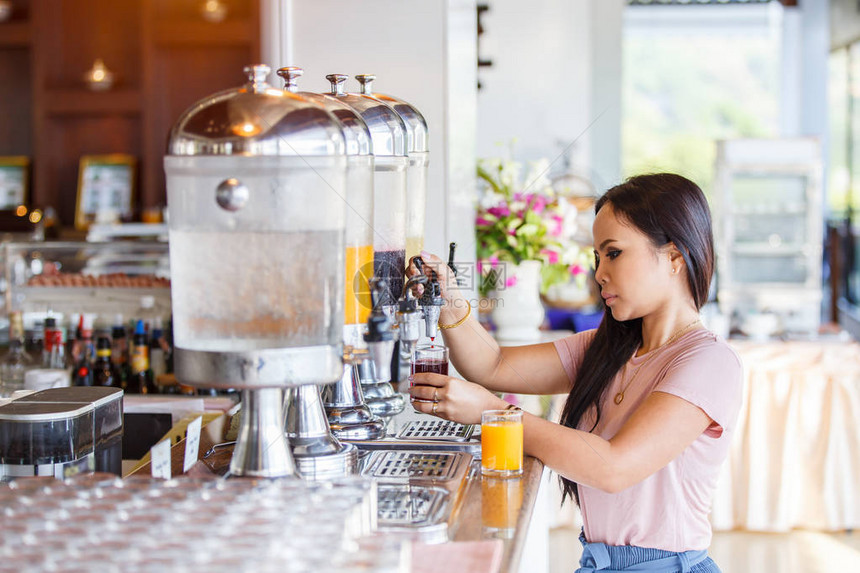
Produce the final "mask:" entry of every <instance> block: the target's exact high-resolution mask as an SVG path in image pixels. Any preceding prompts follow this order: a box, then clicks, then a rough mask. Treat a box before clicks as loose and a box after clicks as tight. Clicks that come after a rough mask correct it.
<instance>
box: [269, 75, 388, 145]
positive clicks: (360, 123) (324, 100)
mask: <svg viewBox="0 0 860 573" xmlns="http://www.w3.org/2000/svg"><path fill="white" fill-rule="evenodd" d="M278 75H279V76H281V78H283V80H284V89H285V90H287V91H289V92H291V93H295V94H298V95H300V96H301V97H303V98H305V99H308V100H311V101H313V102H315V103H318V104H320V105H321V106H323V107H324V108H325V109H326V111H328V112H329V113H331V114H332V115H333V116H335V117H336V118H337V119H338V121H340V123H341V125H342V126H343V136H344V139H345V140H346V154H347V155H372V154H373V143H372V140H371V135H370V129H368V127H367V124H366V123H365V122H364V120H363V119H361V116H360V115H358V113H357V112H356V111H355V110H353V109H352V108H351V107H349V106H348V105H346V103H344V102H343V101H340V100H338V99H334V98H330V97H326V96H325V95H323V94H318V93H313V92H300V91H299V86H298V79H299V78H300V77H302V75H304V70H303V69H302V68H299V67H296V66H287V67H284V68H280V69H279V70H278Z"/></svg>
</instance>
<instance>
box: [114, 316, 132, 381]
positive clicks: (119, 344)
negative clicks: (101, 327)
mask: <svg viewBox="0 0 860 573" xmlns="http://www.w3.org/2000/svg"><path fill="white" fill-rule="evenodd" d="M111 340H112V343H111V361H113V365H114V368H115V369H116V372H117V374H118V375H119V378H120V386H121V387H125V382H126V380H128V338H127V336H126V330H125V325H124V324H123V322H122V315H121V314H117V315H116V316H115V317H114V321H113V327H111Z"/></svg>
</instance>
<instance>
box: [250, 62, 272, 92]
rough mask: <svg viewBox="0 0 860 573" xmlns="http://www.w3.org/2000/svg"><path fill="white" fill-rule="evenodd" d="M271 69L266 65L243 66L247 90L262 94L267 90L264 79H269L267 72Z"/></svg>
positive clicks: (267, 86) (267, 85)
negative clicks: (246, 78)
mask: <svg viewBox="0 0 860 573" xmlns="http://www.w3.org/2000/svg"><path fill="white" fill-rule="evenodd" d="M271 71H272V68H270V67H269V66H267V65H266V64H256V65H254V66H245V74H246V75H247V76H248V82H249V85H248V90H249V91H252V92H254V93H262V92H264V91H266V90H267V89H268V88H269V84H268V83H267V82H266V78H267V77H269V72H271Z"/></svg>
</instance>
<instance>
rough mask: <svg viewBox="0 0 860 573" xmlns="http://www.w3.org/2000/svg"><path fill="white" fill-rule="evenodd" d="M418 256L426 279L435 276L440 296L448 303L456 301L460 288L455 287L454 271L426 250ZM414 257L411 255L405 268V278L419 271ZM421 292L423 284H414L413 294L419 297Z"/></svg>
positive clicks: (422, 291)
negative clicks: (440, 291) (422, 263)
mask: <svg viewBox="0 0 860 573" xmlns="http://www.w3.org/2000/svg"><path fill="white" fill-rule="evenodd" d="M420 257H421V260H422V261H423V262H424V265H423V266H422V271H423V273H424V274H425V275H426V276H427V278H428V279H434V278H435V279H437V280H438V281H439V286H440V287H441V290H442V298H443V299H445V301H446V302H447V303H449V304H450V303H453V302H455V301H457V300H458V299H459V298H460V289H458V288H457V277H455V276H454V272H453V271H452V270H451V269H450V268H449V267H448V265H447V264H445V261H443V260H442V259H440V258H439V257H437V256H436V255H434V254H432V253H428V252H426V251H421V255H420ZM416 258H417V257H412V258H411V259H409V266H408V267H407V269H406V278H407V280H408V279H410V278H412V277H414V276H415V275H418V274H420V272H421V271H419V270H418V266H417V265H416V264H415V259H416ZM423 293H424V285H421V284H419V285H416V287H415V291H413V294H414V295H415V296H417V297H420V296H421V295H422V294H423Z"/></svg>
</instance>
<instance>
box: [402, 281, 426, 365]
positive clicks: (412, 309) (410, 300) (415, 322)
mask: <svg viewBox="0 0 860 573" xmlns="http://www.w3.org/2000/svg"><path fill="white" fill-rule="evenodd" d="M419 268H420V267H419ZM427 282H428V279H427V277H426V276H425V275H423V274H420V275H415V276H414V277H412V278H410V279H409V280H408V281H406V284H405V285H403V294H402V295H401V296H400V300H398V301H397V328H398V331H399V333H400V336H399V338H400V353H401V355H403V356H410V355H411V354H412V351H413V350H414V349H415V345H416V344H418V340H419V339H420V338H421V326H422V324H421V323H422V322H423V321H424V316H425V315H424V312H423V311H422V309H421V307H420V305H419V300H418V299H417V298H415V296H414V295H413V294H412V287H413V286H415V285H417V284H424V285H426V284H427ZM424 291H425V292H427V287H426V286H425V288H424Z"/></svg>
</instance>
